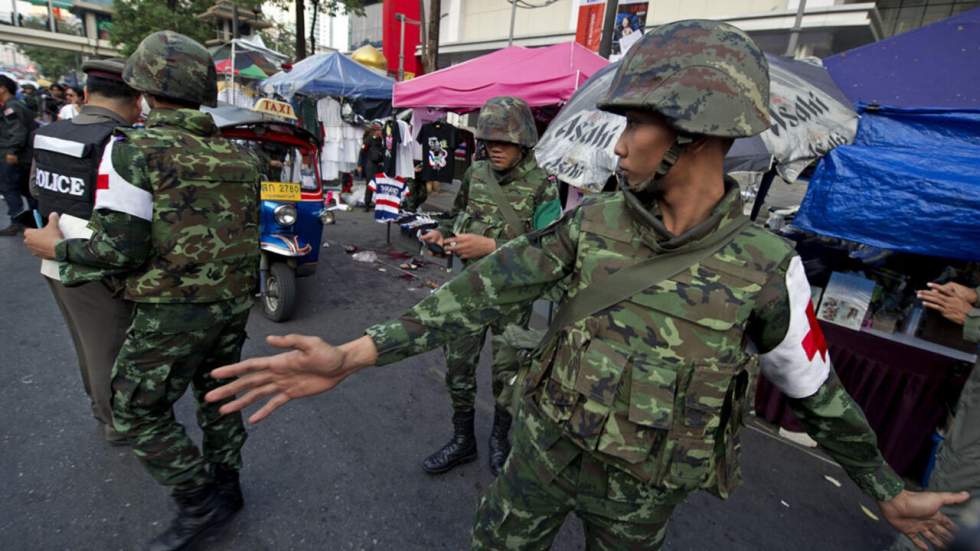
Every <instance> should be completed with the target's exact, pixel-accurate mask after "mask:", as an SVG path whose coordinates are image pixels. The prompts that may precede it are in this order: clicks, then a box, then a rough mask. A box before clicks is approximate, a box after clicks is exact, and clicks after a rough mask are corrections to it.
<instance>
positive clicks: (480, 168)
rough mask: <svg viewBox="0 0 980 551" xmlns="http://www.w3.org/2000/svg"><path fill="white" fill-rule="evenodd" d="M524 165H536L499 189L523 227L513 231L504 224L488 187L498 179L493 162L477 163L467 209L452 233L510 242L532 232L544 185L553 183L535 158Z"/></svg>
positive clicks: (457, 220) (471, 182)
mask: <svg viewBox="0 0 980 551" xmlns="http://www.w3.org/2000/svg"><path fill="white" fill-rule="evenodd" d="M523 162H524V163H535V164H534V166H532V167H525V170H524V171H523V173H522V174H520V175H519V176H517V177H515V178H514V179H513V180H511V181H510V182H508V183H506V184H504V185H502V186H500V187H501V188H502V189H503V192H504V195H506V196H507V199H509V201H510V205H511V208H513V209H514V212H515V213H516V214H517V216H518V218H520V219H521V220H522V221H523V222H524V227H521V228H511V227H510V226H509V225H508V224H507V223H506V222H505V221H504V217H503V215H502V214H501V212H500V207H498V206H497V202H496V201H495V200H494V198H493V196H492V195H491V193H490V191H488V190H487V186H488V185H490V184H488V182H492V181H496V179H497V177H496V175H495V174H494V173H493V168H491V166H490V161H476V162H475V163H473V168H472V169H471V170H470V175H469V178H470V179H469V181H470V187H469V195H468V196H467V201H466V209H465V210H464V211H463V213H462V215H461V216H459V217H458V218H457V219H456V223H455V224H454V226H453V233H455V234H460V233H473V234H477V235H482V236H484V237H492V238H494V239H499V240H501V241H508V240H511V239H514V238H516V237H519V236H521V235H524V234H525V233H527V232H529V231H531V223H532V221H533V219H534V211H535V208H536V204H537V203H538V199H539V198H540V197H541V196H542V194H543V192H544V186H547V185H552V183H551V181H549V180H548V175H547V173H545V172H544V170H543V169H541V168H539V167H538V166H537V163H536V162H535V161H534V160H533V159H528V160H526V161H523Z"/></svg>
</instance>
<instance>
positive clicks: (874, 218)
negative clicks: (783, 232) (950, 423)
mask: <svg viewBox="0 0 980 551" xmlns="http://www.w3.org/2000/svg"><path fill="white" fill-rule="evenodd" d="M859 112H860V113H861V122H860V125H859V128H858V132H857V136H856V137H855V139H854V143H853V144H852V145H845V146H841V147H838V148H836V149H834V150H833V151H831V152H830V153H829V154H828V155H827V156H826V157H825V158H824V159H823V160H822V161H821V163H820V164H819V165H818V167H817V169H816V171H815V172H814V174H813V177H812V178H811V180H810V186H809V189H808V191H807V195H806V197H805V199H804V201H803V203H802V205H801V206H800V211H799V213H798V214H797V216H796V218H795V219H794V220H793V225H794V226H795V227H796V228H798V229H799V230H802V231H804V232H807V233H806V234H796V233H795V232H794V237H795V238H797V239H799V240H800V244H799V245H798V246H797V250H798V251H799V252H800V254H801V256H802V257H803V259H804V265H805V266H806V267H807V276H808V278H809V279H810V281H811V284H812V285H813V287H814V290H815V296H814V301H815V304H816V316H817V318H818V319H820V320H821V324H822V325H823V327H824V330H825V331H826V333H827V342H828V343H829V346H830V353H831V358H832V360H833V362H834V365H835V368H836V369H837V372H838V373H839V374H840V377H841V380H842V381H843V383H844V386H845V388H847V389H848V391H849V392H851V394H852V395H853V396H854V397H855V399H857V401H858V403H860V404H861V406H862V407H863V408H864V410H865V412H866V414H867V416H868V419H869V421H870V422H871V424H872V426H873V427H874V428H875V431H876V432H877V434H878V437H879V441H880V447H881V449H882V451H883V452H884V454H885V457H886V459H888V461H889V462H890V463H891V464H892V466H893V467H895V468H896V470H898V472H899V473H901V474H903V475H905V476H909V477H911V478H916V479H919V478H920V477H922V476H923V475H924V474H925V473H927V471H928V469H927V466H928V464H929V458H930V455H931V451H932V449H933V446H934V433H935V431H936V429H937V427H940V426H942V424H943V422H944V421H945V419H946V415H947V411H948V410H949V409H950V407H951V406H952V405H953V404H955V401H956V397H957V396H958V394H959V390H960V388H962V385H963V381H964V379H965V377H966V375H967V374H968V373H969V371H970V369H971V368H972V367H973V364H974V362H975V361H976V356H975V347H973V346H971V345H969V344H968V343H966V342H965V341H963V339H962V330H961V329H960V328H959V327H958V326H956V325H955V324H953V323H951V322H948V321H946V320H944V319H942V318H941V317H940V316H938V315H937V314H935V313H934V312H931V311H925V310H923V308H922V305H921V304H920V303H919V302H918V301H917V300H916V298H915V295H914V292H915V290H916V289H922V288H924V287H925V284H926V283H927V282H929V281H940V282H942V281H948V280H953V281H958V282H960V283H966V284H970V285H976V284H977V283H978V282H980V281H978V279H980V270H978V268H977V264H976V262H977V261H980V248H978V246H977V243H978V239H980V110H949V109H934V108H930V109H902V108H892V107H869V106H864V105H861V106H859ZM756 408H757V411H758V413H759V414H760V415H761V416H763V417H764V418H765V419H767V420H769V421H771V422H774V423H779V424H780V425H782V426H784V427H786V428H789V429H792V430H799V425H798V424H797V423H796V421H795V419H794V418H793V416H792V414H791V413H790V412H789V409H788V407H787V406H786V403H785V400H784V399H783V397H782V396H781V395H780V394H779V392H778V391H776V390H775V389H774V388H773V387H772V386H770V385H768V384H766V383H762V384H761V385H760V387H759V392H758V394H757V400H756Z"/></svg>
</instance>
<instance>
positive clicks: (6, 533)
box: [0, 212, 891, 551]
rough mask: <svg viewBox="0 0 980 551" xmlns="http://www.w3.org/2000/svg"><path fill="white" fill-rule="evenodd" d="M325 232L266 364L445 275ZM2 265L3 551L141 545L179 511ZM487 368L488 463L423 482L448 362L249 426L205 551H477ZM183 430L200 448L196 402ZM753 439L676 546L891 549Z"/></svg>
mask: <svg viewBox="0 0 980 551" xmlns="http://www.w3.org/2000/svg"><path fill="white" fill-rule="evenodd" d="M5 222H6V220H0V223H4V224H5ZM394 233H396V234H397V232H394ZM325 236H326V239H327V242H328V243H329V247H327V248H324V249H322V251H321V253H322V256H321V262H320V267H319V271H318V272H317V273H316V275H315V276H313V277H311V278H307V279H304V280H301V284H300V292H301V297H302V301H301V304H300V306H299V309H298V311H297V313H296V316H295V319H294V320H293V321H290V322H287V323H283V324H275V323H272V322H269V321H267V320H266V319H264V318H263V317H262V316H261V314H260V313H259V312H258V311H257V310H256V311H255V312H253V315H252V318H251V320H250V321H249V326H248V331H249V334H250V337H251V338H250V339H249V340H248V341H247V343H246V345H245V354H246V355H247V356H253V355H259V354H265V353H268V352H270V349H269V347H267V346H266V345H265V344H264V342H263V340H262V337H264V336H265V335H268V334H273V333H277V334H282V333H287V332H297V333H305V334H315V335H320V336H324V337H326V338H327V339H328V340H330V341H332V342H335V343H340V342H343V341H345V340H348V339H351V338H354V337H357V336H359V335H360V334H361V333H362V331H363V329H364V328H365V327H367V326H368V325H370V324H372V323H375V322H378V321H382V320H384V319H387V318H389V317H392V316H394V315H396V314H397V313H399V312H400V311H401V310H403V309H404V308H406V307H408V306H410V305H412V304H414V303H415V302H417V301H418V300H419V299H421V298H422V297H424V296H425V295H426V294H427V293H428V292H429V289H428V288H427V287H425V285H424V284H423V281H424V280H425V279H431V280H434V281H442V280H443V279H444V278H445V277H446V275H447V274H446V273H445V270H444V267H443V266H440V265H437V264H430V265H428V266H426V267H424V268H422V269H421V270H420V271H419V272H418V273H419V275H420V276H421V278H422V280H423V281H419V280H415V279H412V278H409V279H403V278H400V277H399V273H398V271H397V270H396V269H395V268H394V266H396V265H397V264H398V263H400V262H401V261H400V260H398V259H394V258H391V257H389V256H387V255H386V254H385V250H386V245H385V230H384V227H383V226H380V225H376V224H374V223H373V222H372V221H370V219H369V218H368V216H367V215H366V214H363V213H360V212H357V213H341V214H339V215H338V223H337V225H335V226H330V227H328V228H327V229H326V231H325ZM395 241H396V243H397V244H399V245H402V246H404V245H406V244H407V243H408V242H407V241H402V240H401V238H400V237H399V236H397V235H396V237H395ZM343 244H356V245H357V246H359V247H361V248H366V249H374V250H377V251H379V252H380V253H381V254H380V256H381V260H382V261H383V262H385V263H387V264H390V265H389V266H384V265H379V264H373V265H369V264H363V263H358V262H355V261H353V260H352V258H351V257H350V256H349V255H348V254H345V253H344V251H343V249H342V247H341V245H343ZM406 248H408V247H406ZM0 266H2V267H3V268H2V269H0V304H2V311H3V313H4V315H2V316H0V335H2V339H0V343H2V344H0V549H4V550H32V549H44V550H48V549H51V550H59V549H72V550H76V549H77V550H88V549H91V550H115V549H122V550H128V549H140V548H141V545H142V543H143V542H145V541H146V540H148V539H149V538H150V537H151V536H152V535H153V534H155V533H156V532H158V531H160V530H161V529H162V527H163V526H165V523H166V522H167V521H168V519H169V518H170V515H171V510H170V505H169V499H168V497H167V495H166V493H165V492H164V491H163V489H161V488H160V487H158V486H157V485H156V484H155V483H154V482H153V480H152V479H151V478H150V477H149V476H148V475H147V474H145V473H144V472H143V470H142V468H141V466H140V465H139V463H138V462H137V460H136V459H135V457H134V456H133V455H132V454H131V453H130V452H129V451H128V450H126V449H122V448H116V447H112V446H109V445H108V444H106V443H105V442H104V441H102V440H101V438H100V433H99V431H98V430H97V429H98V427H97V424H96V422H95V421H94V420H93V419H92V418H91V415H90V412H89V407H88V403H87V398H86V397H85V395H84V392H83V390H82V385H81V381H80V378H79V375H78V369H77V367H76V363H75V359H74V352H73V349H72V346H71V342H70V339H69V337H68V334H67V330H66V329H65V327H64V324H63V322H62V320H61V317H60V315H59V313H58V311H57V308H56V306H55V304H54V301H53V299H52V298H51V296H50V294H49V291H48V289H47V288H46V285H45V284H44V282H43V281H42V280H41V276H40V275H39V274H38V261H37V260H36V259H34V258H32V257H31V256H30V255H29V254H28V253H27V252H26V250H24V249H23V247H22V246H21V241H20V239H19V238H0ZM379 268H383V269H384V270H385V271H380V270H379ZM484 356H485V357H484V362H486V360H487V358H486V354H485V355H484ZM487 368H488V366H487V364H486V363H484V365H483V366H482V367H481V372H480V377H481V387H480V398H479V404H478V410H479V415H478V420H477V431H478V437H479V441H480V444H481V450H480V451H481V454H482V455H481V457H480V461H479V462H477V463H472V464H470V465H467V466H465V467H462V468H459V469H457V470H455V471H453V472H451V473H449V474H445V475H442V476H437V477H432V476H428V475H426V474H424V473H423V472H422V470H421V469H420V468H419V462H420V461H421V460H422V458H423V457H425V456H426V455H427V454H428V453H430V452H432V451H434V450H435V449H437V448H438V447H439V446H441V445H442V444H443V443H444V442H445V441H446V439H447V438H448V436H449V428H450V423H449V419H450V408H449V401H448V397H447V396H446V393H445V390H444V387H443V383H442V374H443V370H444V366H443V360H442V353H441V352H439V351H435V352H430V353H428V354H425V355H423V356H420V357H417V358H413V359H411V360H408V361H404V362H401V363H399V364H396V365H393V366H389V367H383V368H376V369H370V370H367V371H365V372H362V373H360V374H358V375H357V376H355V377H353V378H351V379H349V380H348V381H347V382H346V383H345V384H344V385H342V387H341V388H339V389H338V390H337V391H335V392H333V393H331V394H330V395H328V396H321V397H317V398H313V399H308V400H305V401H301V402H296V403H292V404H289V405H287V406H286V407H285V408H284V409H283V410H281V411H279V412H277V414H276V415H274V416H273V417H272V418H270V419H269V420H267V421H265V422H263V423H261V424H260V425H258V426H254V427H251V428H250V433H249V434H250V438H249V441H248V443H247V444H246V446H245V450H244V453H245V468H244V471H243V477H242V478H243V486H244V492H245V499H246V507H245V509H244V510H243V511H242V512H241V513H240V514H239V515H238V516H237V517H236V518H235V519H234V520H233V521H232V522H231V523H230V524H228V525H227V526H225V527H224V528H222V529H220V530H219V531H217V532H216V533H214V534H211V535H210V536H209V537H208V538H207V539H206V540H205V541H203V542H202V543H201V544H200V545H198V546H197V549H198V550H202V549H214V550H255V551H259V550H279V549H298V550H305V549H310V550H312V549H317V550H320V549H386V550H387V549H390V550H430V549H453V550H457V549H465V548H467V546H468V534H469V529H470V525H471V522H472V520H473V512H474V511H475V506H476V503H477V500H478V498H479V496H480V494H481V493H482V492H483V490H484V489H485V488H486V487H487V486H488V485H489V484H490V483H491V481H492V478H491V476H490V473H489V470H488V468H487V466H486V464H485V460H486V453H485V442H486V439H487V437H488V435H489V429H490V422H491V412H492V405H491V404H492V402H491V398H490V396H489V384H488V378H489V377H488V373H487V371H488V369H487ZM177 416H178V418H179V419H180V420H181V421H182V422H184V423H185V425H187V426H188V427H190V433H191V434H192V436H193V437H195V438H199V436H200V433H199V431H197V429H196V427H194V421H193V402H192V399H191V398H190V397H189V396H185V398H184V399H183V400H182V401H181V402H180V403H179V404H178V407H177ZM743 434H744V447H743V448H744V451H743V461H742V463H743V466H744V478H745V483H744V485H743V486H742V487H741V488H740V489H739V490H738V491H737V492H735V494H734V496H733V497H732V498H731V499H729V500H727V501H721V500H718V499H716V498H714V497H712V496H710V495H707V494H699V495H695V496H692V497H691V498H690V499H689V500H688V501H687V502H686V503H685V504H683V505H682V506H681V507H679V508H678V510H677V512H676V514H675V515H674V519H673V521H672V524H671V526H670V533H669V536H668V543H667V545H666V549H669V550H675V551H680V550H692V551H694V550H697V551H700V550H707V549H726V550H732V551H736V550H745V551H748V550H753V551H758V550H793V551H809V550H813V551H826V550H828V549H830V550H873V549H881V548H882V547H883V546H884V545H886V544H887V543H888V542H889V541H890V539H891V533H890V529H889V528H888V527H887V526H886V525H885V524H884V522H883V521H875V520H873V519H871V518H870V517H868V516H866V515H865V514H864V513H863V512H862V510H861V505H862V504H864V505H866V506H868V507H869V508H870V509H871V510H872V511H877V509H876V507H875V506H874V504H873V502H872V501H871V500H870V499H869V498H867V497H864V496H863V495H862V494H860V492H859V491H858V490H857V489H856V488H855V487H854V486H853V485H852V484H851V483H850V482H849V481H848V480H847V479H846V476H845V475H844V473H843V471H842V470H841V469H840V468H839V467H837V466H836V465H834V464H832V463H831V462H828V461H827V460H826V459H824V458H822V457H820V456H819V455H817V454H814V453H812V452H810V451H804V450H801V449H800V448H797V447H795V445H792V444H789V443H786V442H785V441H783V440H780V439H779V438H778V437H774V436H772V435H771V434H770V433H768V432H766V429H765V427H756V426H752V427H750V428H748V429H746V430H745V431H744V433H743ZM825 476H829V477H832V478H833V479H836V480H838V481H840V482H841V483H842V484H843V486H842V487H837V486H836V485H834V484H832V483H831V482H829V481H828V480H826V479H825ZM581 533H582V532H581V527H580V525H579V523H578V522H577V521H576V520H575V519H574V518H572V519H569V521H568V522H566V524H565V526H564V528H563V529H562V532H561V534H560V536H559V538H558V540H557V541H556V543H555V546H554V549H560V550H577V549H583V545H582V543H581Z"/></svg>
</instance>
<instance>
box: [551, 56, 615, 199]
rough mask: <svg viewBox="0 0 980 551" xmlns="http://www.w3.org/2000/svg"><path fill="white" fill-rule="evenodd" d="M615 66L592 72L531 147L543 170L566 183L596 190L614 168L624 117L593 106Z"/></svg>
mask: <svg viewBox="0 0 980 551" xmlns="http://www.w3.org/2000/svg"><path fill="white" fill-rule="evenodd" d="M615 69H616V65H615V64H614V65H609V66H607V67H604V68H603V69H602V70H601V71H599V72H598V73H596V74H594V75H592V78H590V79H589V80H588V82H587V83H586V85H585V87H584V88H582V89H580V90H579V91H578V93H576V94H575V95H574V96H573V97H572V99H571V100H570V101H569V102H568V104H567V105H565V107H564V108H563V109H562V110H561V112H560V113H558V116H557V117H556V118H555V120H553V121H551V124H550V125H548V130H547V131H545V133H544V136H542V137H541V140H540V141H539V142H538V145H537V147H535V148H534V151H535V156H536V157H537V159H538V164H540V165H541V166H542V167H543V168H544V169H545V170H547V171H548V172H550V173H551V174H554V175H555V176H557V177H558V178H559V179H560V180H563V181H565V182H567V183H568V184H569V185H572V186H575V187H577V188H581V189H583V190H585V191H599V190H601V189H602V187H603V186H604V185H605V183H606V180H607V179H608V178H609V176H611V175H612V173H613V171H615V170H616V163H617V162H618V159H617V157H616V154H615V153H613V148H614V147H615V146H616V139H617V138H619V135H620V133H622V131H623V128H625V127H626V117H621V116H619V115H613V114H611V113H606V112H604V111H599V110H598V109H596V108H595V106H596V103H597V102H598V101H599V100H600V99H601V98H602V97H603V96H605V94H606V91H607V90H608V89H609V86H610V85H611V83H612V77H613V76H614V75H615V73H616V70H615Z"/></svg>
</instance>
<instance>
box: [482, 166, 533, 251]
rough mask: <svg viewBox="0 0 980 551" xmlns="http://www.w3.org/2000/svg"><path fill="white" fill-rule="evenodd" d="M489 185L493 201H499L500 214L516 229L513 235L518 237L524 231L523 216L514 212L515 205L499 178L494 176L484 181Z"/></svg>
mask: <svg viewBox="0 0 980 551" xmlns="http://www.w3.org/2000/svg"><path fill="white" fill-rule="evenodd" d="M483 183H484V184H486V186H487V191H488V192H490V197H492V198H493V202H494V203H497V208H499V209H500V214H501V215H502V216H503V217H504V222H506V223H507V225H508V226H510V227H511V229H512V230H513V231H514V234H513V235H512V236H511V237H517V236H519V235H521V234H523V233H524V224H523V223H521V218H520V217H519V216H517V213H516V212H514V207H512V206H511V205H510V201H508V200H507V194H505V193H504V190H503V188H501V187H500V184H498V183H497V180H496V179H494V178H493V177H492V176H491V177H490V178H487V179H485V180H484V181H483Z"/></svg>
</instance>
